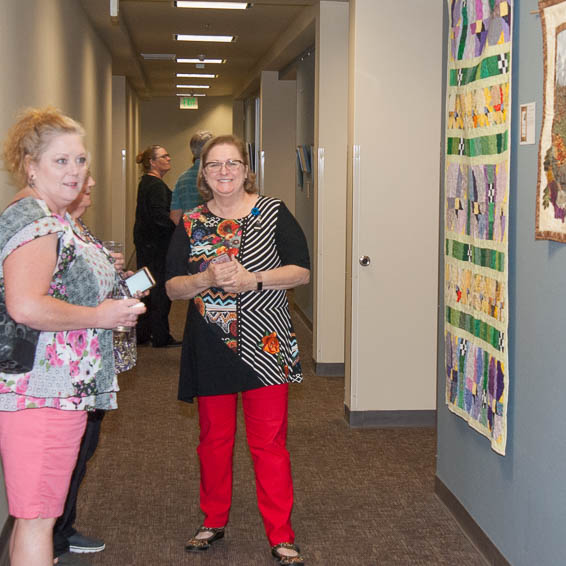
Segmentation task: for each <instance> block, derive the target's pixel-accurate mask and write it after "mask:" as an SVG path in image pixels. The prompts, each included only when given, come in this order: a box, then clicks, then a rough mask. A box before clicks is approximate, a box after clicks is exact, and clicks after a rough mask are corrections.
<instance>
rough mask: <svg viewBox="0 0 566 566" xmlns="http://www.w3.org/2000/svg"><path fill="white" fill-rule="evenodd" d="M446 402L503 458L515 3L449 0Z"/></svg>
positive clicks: (445, 314)
mask: <svg viewBox="0 0 566 566" xmlns="http://www.w3.org/2000/svg"><path fill="white" fill-rule="evenodd" d="M447 1H448V9H449V18H450V20H449V25H450V30H449V40H448V41H449V43H448V68H447V93H446V155H445V238H446V241H445V256H444V265H445V282H444V305H445V308H444V328H445V356H446V360H445V361H446V366H445V367H446V402H447V404H448V408H449V409H450V410H451V411H453V412H454V413H456V414H457V415H459V416H461V417H462V418H464V419H465V420H466V421H467V422H468V423H469V425H470V426H471V427H473V428H474V429H476V430H477V431H478V432H480V433H481V434H483V435H485V436H486V437H488V438H489V439H490V440H491V446H492V448H493V450H495V451H496V452H497V453H499V454H502V455H503V454H505V445H506V441H507V401H508V387H509V375H508V353H507V350H508V335H507V333H508V314H509V305H508V225H509V158H510V152H509V145H510V144H509V142H510V137H509V136H510V120H511V104H510V81H511V40H512V18H511V15H512V9H513V1H512V0H447Z"/></svg>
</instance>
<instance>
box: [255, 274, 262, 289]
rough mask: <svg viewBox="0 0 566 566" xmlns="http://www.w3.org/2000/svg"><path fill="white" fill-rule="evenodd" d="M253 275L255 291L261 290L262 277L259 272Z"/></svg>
mask: <svg viewBox="0 0 566 566" xmlns="http://www.w3.org/2000/svg"><path fill="white" fill-rule="evenodd" d="M254 275H255V280H256V281H257V287H256V289H255V290H256V291H258V292H259V291H263V278H262V276H261V273H258V272H256V273H254Z"/></svg>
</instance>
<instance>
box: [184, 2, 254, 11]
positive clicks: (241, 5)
mask: <svg viewBox="0 0 566 566" xmlns="http://www.w3.org/2000/svg"><path fill="white" fill-rule="evenodd" d="M175 6H176V7H177V8H212V9H213V10H245V9H246V8H249V7H250V6H251V4H250V3H249V2H196V1H192V0H178V1H176V2H175Z"/></svg>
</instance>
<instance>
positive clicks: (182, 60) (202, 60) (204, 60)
mask: <svg viewBox="0 0 566 566" xmlns="http://www.w3.org/2000/svg"><path fill="white" fill-rule="evenodd" d="M177 63H226V59H198V58H197V59H179V58H177Z"/></svg>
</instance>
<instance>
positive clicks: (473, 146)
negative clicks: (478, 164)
mask: <svg viewBox="0 0 566 566" xmlns="http://www.w3.org/2000/svg"><path fill="white" fill-rule="evenodd" d="M508 146H509V143H508V132H507V131H505V132H502V133H500V134H493V135H491V136H479V137H477V138H469V139H467V138H460V137H451V138H448V139H447V140H446V153H447V154H448V155H465V156H466V157H477V156H480V155H498V154H500V153H504V152H506V151H507V149H508Z"/></svg>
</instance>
